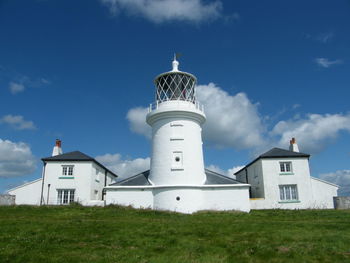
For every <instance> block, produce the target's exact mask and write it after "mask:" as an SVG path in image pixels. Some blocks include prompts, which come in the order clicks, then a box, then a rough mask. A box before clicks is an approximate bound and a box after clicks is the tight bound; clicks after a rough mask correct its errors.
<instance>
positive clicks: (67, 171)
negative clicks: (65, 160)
mask: <svg viewBox="0 0 350 263" xmlns="http://www.w3.org/2000/svg"><path fill="white" fill-rule="evenodd" d="M73 168H74V165H62V175H66V176H72V175H73Z"/></svg>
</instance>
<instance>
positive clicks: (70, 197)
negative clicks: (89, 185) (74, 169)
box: [57, 189, 75, 205]
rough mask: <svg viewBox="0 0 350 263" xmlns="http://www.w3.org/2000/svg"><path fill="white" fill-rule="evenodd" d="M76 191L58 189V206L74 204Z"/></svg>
mask: <svg viewBox="0 0 350 263" xmlns="http://www.w3.org/2000/svg"><path fill="white" fill-rule="evenodd" d="M74 195H75V190H74V189H58V190H57V204H59V205H66V204H70V203H72V202H74Z"/></svg>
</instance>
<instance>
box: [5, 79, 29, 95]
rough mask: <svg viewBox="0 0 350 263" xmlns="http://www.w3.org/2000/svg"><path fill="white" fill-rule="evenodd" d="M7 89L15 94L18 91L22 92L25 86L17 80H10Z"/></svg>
mask: <svg viewBox="0 0 350 263" xmlns="http://www.w3.org/2000/svg"><path fill="white" fill-rule="evenodd" d="M9 90H10V92H11V93H12V94H14V95H15V94H17V93H20V92H23V91H24V90H25V86H24V85H23V84H21V83H17V82H10V83H9Z"/></svg>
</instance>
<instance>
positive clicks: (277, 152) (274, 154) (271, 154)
mask: <svg viewBox="0 0 350 263" xmlns="http://www.w3.org/2000/svg"><path fill="white" fill-rule="evenodd" d="M295 157H306V158H309V157H310V154H307V153H300V152H293V151H289V150H285V149H281V148H272V149H271V150H269V151H267V152H265V153H263V154H261V155H260V156H258V157H257V158H256V159H254V160H253V161H252V162H250V163H248V164H247V165H246V166H244V167H243V168H242V169H240V170H239V171H237V172H235V174H238V173H239V172H241V171H242V170H244V169H245V168H247V167H248V166H250V165H252V164H253V163H255V162H256V161H257V160H259V159H264V158H295Z"/></svg>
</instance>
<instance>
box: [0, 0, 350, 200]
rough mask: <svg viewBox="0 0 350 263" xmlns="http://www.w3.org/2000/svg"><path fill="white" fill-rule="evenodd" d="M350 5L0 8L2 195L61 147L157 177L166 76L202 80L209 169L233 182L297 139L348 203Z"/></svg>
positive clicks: (225, 1)
mask: <svg viewBox="0 0 350 263" xmlns="http://www.w3.org/2000/svg"><path fill="white" fill-rule="evenodd" d="M349 30H350V1H345V0H339V1H322V0H321V1H320V0H317V1H316V0H310V1H301V0H296V1H280V0H271V1H251V0H250V1H249V0H206V1H204V0H75V1H70V0H26V1H22V0H0V193H1V192H5V191H6V190H8V189H10V188H12V187H15V186H17V185H20V184H22V183H24V182H28V181H31V180H34V179H37V178H39V177H40V176H41V171H42V161H41V158H44V157H48V156H51V153H52V148H53V146H54V143H55V139H57V138H58V139H61V140H62V148H63V151H64V152H70V151H75V150H79V151H81V152H83V153H85V154H87V155H90V156H92V157H94V158H96V159H97V160H98V161H100V162H102V163H103V164H105V165H106V166H107V167H109V168H111V169H112V170H113V171H115V172H116V173H117V174H118V175H120V176H121V177H127V176H131V175H133V174H135V173H137V172H140V171H143V170H146V169H148V168H149V162H150V152H151V144H150V136H149V135H150V127H148V126H147V124H146V123H145V115H146V113H147V107H148V105H149V104H150V103H152V102H154V93H155V87H154V84H153V80H154V78H155V77H156V76H157V75H158V74H160V73H163V72H166V71H169V70H171V61H172V58H173V54H174V53H180V54H181V57H180V58H179V62H180V70H182V71H186V72H190V73H192V74H194V75H195V76H196V77H197V80H198V83H197V85H198V86H197V99H198V100H199V101H200V103H202V104H203V105H204V109H205V114H206V116H207V121H206V123H205V124H204V126H203V141H204V145H203V146H204V149H203V150H204V160H205V165H206V167H207V168H210V169H212V170H215V171H217V172H220V173H223V174H225V175H228V176H232V173H233V172H234V171H236V170H237V169H238V168H240V167H242V166H244V165H246V164H247V163H249V162H250V161H251V160H252V159H254V158H256V157H257V156H258V155H260V154H262V153H264V152H265V151H267V150H269V149H271V148H272V147H280V148H285V149H287V148H288V146H289V140H290V139H291V138H292V137H295V138H296V140H297V142H298V145H299V149H300V151H301V152H304V153H309V154H311V158H310V171H311V175H312V176H314V177H318V178H321V179H325V180H328V181H330V182H333V183H336V184H339V185H340V186H341V188H340V191H339V193H340V194H341V195H350V110H349V98H350V89H349V84H350V74H349V72H350V32H349Z"/></svg>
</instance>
